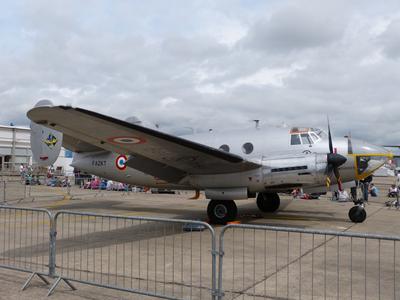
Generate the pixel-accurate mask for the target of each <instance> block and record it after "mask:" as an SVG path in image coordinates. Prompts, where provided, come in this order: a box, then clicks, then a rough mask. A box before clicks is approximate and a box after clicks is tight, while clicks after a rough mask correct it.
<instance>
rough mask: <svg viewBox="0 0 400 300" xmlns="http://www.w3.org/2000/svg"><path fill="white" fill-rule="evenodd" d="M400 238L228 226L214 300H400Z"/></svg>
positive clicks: (221, 250)
mask: <svg viewBox="0 0 400 300" xmlns="http://www.w3.org/2000/svg"><path fill="white" fill-rule="evenodd" d="M399 241H400V238H399V237H395V236H382V235H371V234H358V233H351V232H333V231H319V230H305V229H298V228H285V227H272V226H252V225H228V226H226V227H224V228H223V229H222V231H221V234H220V245H219V247H220V248H219V253H220V260H219V276H218V289H219V291H220V295H219V298H218V299H248V298H252V299H264V298H268V299H301V298H303V299H304V298H306V299H353V298H354V299H399V297H400V291H399V290H398V287H397V286H396V280H398V278H400V277H399V274H398V272H399V269H400V266H399V248H400V247H399V245H398V244H399Z"/></svg>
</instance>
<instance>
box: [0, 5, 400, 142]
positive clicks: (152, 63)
mask: <svg viewBox="0 0 400 300" xmlns="http://www.w3.org/2000/svg"><path fill="white" fill-rule="evenodd" d="M4 11H7V14H4V15H2V16H0V24H2V25H4V26H0V38H1V40H2V44H1V45H0V51H1V54H2V55H0V68H1V70H2V72H1V73H0V105H1V106H2V107H3V108H5V109H2V110H0V123H2V124H8V123H9V122H13V123H16V124H25V125H26V124H28V120H27V118H26V116H25V114H26V111H27V110H28V109H29V108H30V107H32V106H33V105H34V104H35V102H36V101H37V100H39V99H43V98H47V99H52V100H53V101H54V102H55V103H56V104H67V103H71V104H72V105H74V106H82V107H84V108H86V109H91V110H95V111H98V112H100V113H103V114H108V115H111V116H114V117H118V118H121V119H125V118H126V117H129V116H132V115H135V116H138V117H140V119H142V120H144V121H148V122H150V123H157V124H160V126H161V128H168V129H171V130H172V129H173V130H176V132H182V130H183V129H182V128H186V129H185V130H187V128H188V127H191V128H194V129H195V130H208V129H209V128H214V129H218V128H219V129H221V130H222V129H227V128H238V127H240V128H242V127H249V126H253V125H254V124H252V122H251V120H252V119H260V120H261V125H263V124H264V125H266V124H268V125H274V124H281V123H282V122H286V123H288V124H289V125H304V126H308V125H309V126H317V127H318V126H322V127H323V126H325V124H326V115H327V114H329V115H330V118H331V123H332V126H333V128H334V131H335V133H336V134H338V135H344V134H347V133H348V131H351V132H352V135H353V136H354V137H360V138H364V139H368V140H370V141H372V142H376V143H398V141H399V140H400V132H399V131H398V130H395V129H393V128H395V125H394V124H396V122H397V119H398V114H397V113H396V112H397V111H399V104H398V103H400V99H399V98H400V96H398V86H400V82H399V81H400V61H399V59H398V56H399V49H398V48H399V43H398V41H399V38H398V32H399V28H398V27H399V21H398V20H399V15H400V5H399V4H398V3H397V2H395V1H393V2H390V1H388V2H385V3H384V4H381V3H378V2H375V1H352V2H351V3H350V2H348V1H323V2H321V1H316V0H300V1H290V0H287V1H261V0H260V1H258V0H255V1H239V0H229V1H218V2H214V1H168V2H160V1H146V2H131V1H120V2H115V3H114V2H113V3H112V4H111V3H110V2H108V1H85V2H81V1H65V2H62V3H61V4H60V3H59V2H57V3H55V2H53V1H34V2H30V1H26V2H24V3H23V4H21V5H18V4H15V3H14V2H10V3H7V2H5V3H4Z"/></svg>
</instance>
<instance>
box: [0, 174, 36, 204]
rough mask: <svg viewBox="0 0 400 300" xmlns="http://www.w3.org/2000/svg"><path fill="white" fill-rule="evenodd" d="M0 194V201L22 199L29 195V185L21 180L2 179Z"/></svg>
mask: <svg viewBox="0 0 400 300" xmlns="http://www.w3.org/2000/svg"><path fill="white" fill-rule="evenodd" d="M0 194H1V195H0V200H1V202H10V201H17V200H23V199H25V198H28V197H29V196H30V195H29V194H30V187H29V186H26V185H25V184H24V183H23V181H22V180H16V179H12V180H10V179H8V180H3V181H0Z"/></svg>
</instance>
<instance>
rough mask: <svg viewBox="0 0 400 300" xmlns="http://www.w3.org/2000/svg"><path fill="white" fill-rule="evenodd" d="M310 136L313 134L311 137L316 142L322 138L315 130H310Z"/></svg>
mask: <svg viewBox="0 0 400 300" xmlns="http://www.w3.org/2000/svg"><path fill="white" fill-rule="evenodd" d="M310 136H311V138H312V139H313V140H314V143H316V142H317V141H319V140H320V138H319V137H318V135H316V134H315V133H314V132H310Z"/></svg>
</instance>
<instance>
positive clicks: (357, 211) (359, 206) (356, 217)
mask: <svg viewBox="0 0 400 300" xmlns="http://www.w3.org/2000/svg"><path fill="white" fill-rule="evenodd" d="M354 204H355V206H353V207H352V208H350V210H349V218H350V220H351V221H352V222H354V223H362V222H364V221H365V219H366V218H367V212H366V211H365V209H364V202H363V201H362V200H358V201H354Z"/></svg>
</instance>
